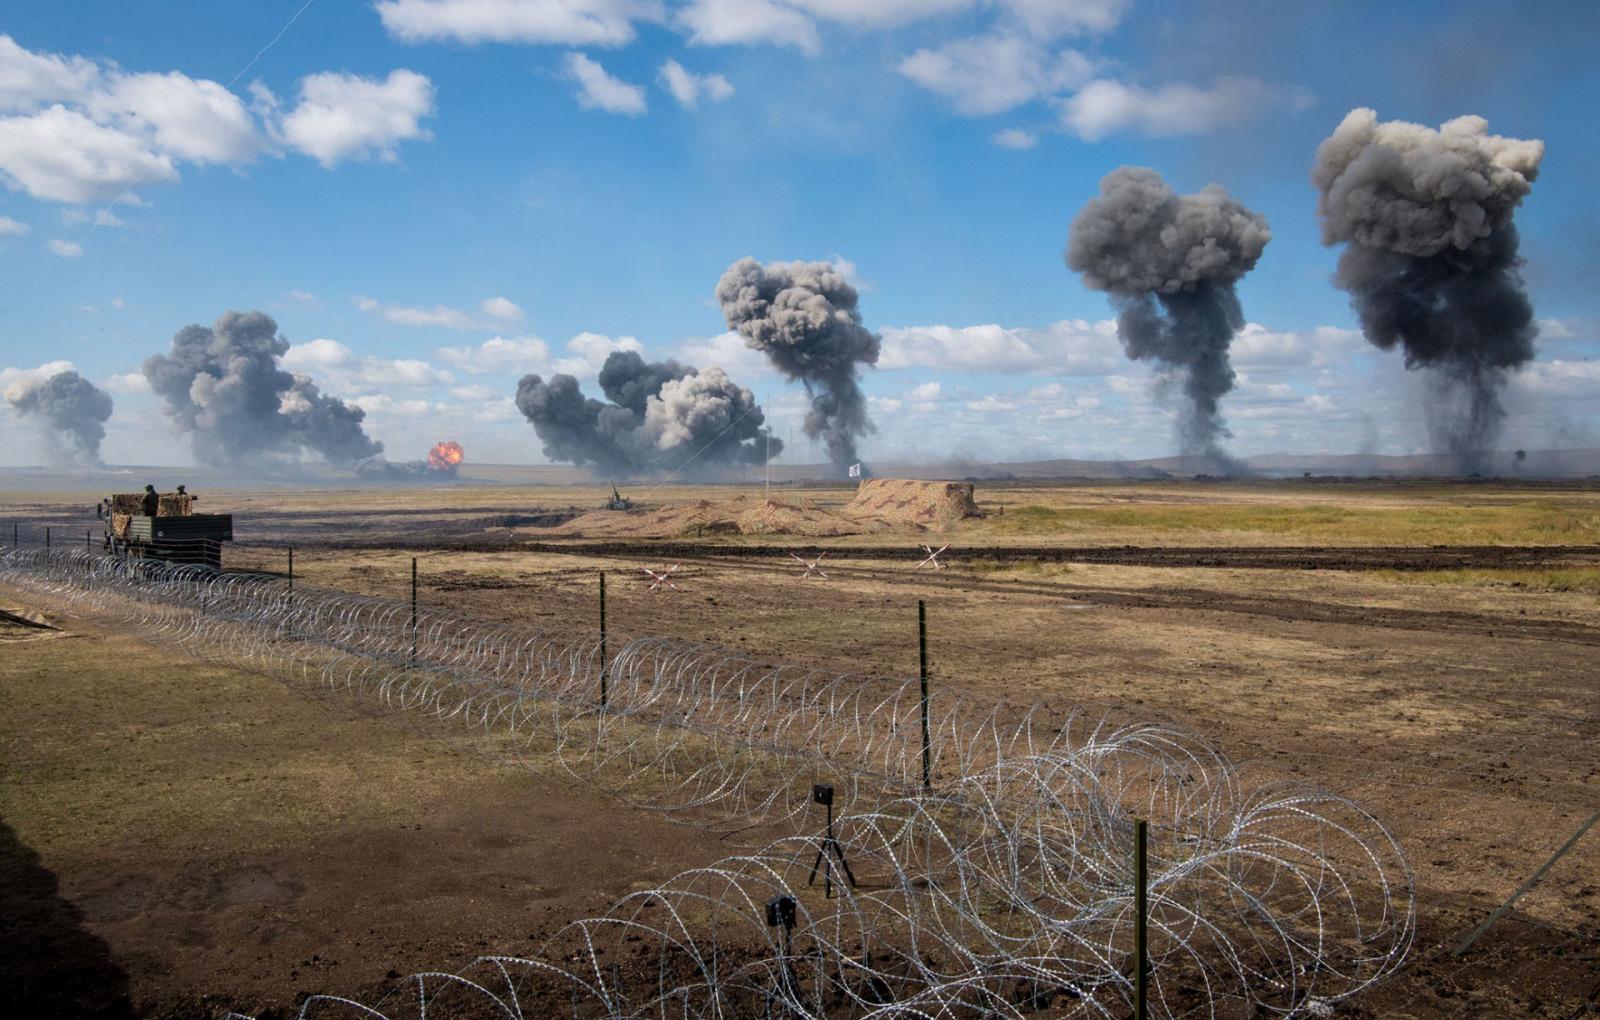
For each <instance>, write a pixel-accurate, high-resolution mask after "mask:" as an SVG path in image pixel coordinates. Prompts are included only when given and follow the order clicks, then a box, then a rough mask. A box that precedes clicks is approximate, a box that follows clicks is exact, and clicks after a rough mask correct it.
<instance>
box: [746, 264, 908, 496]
mask: <svg viewBox="0 0 1600 1020" xmlns="http://www.w3.org/2000/svg"><path fill="white" fill-rule="evenodd" d="M859 301H860V295H859V294H857V293H856V289H855V288H854V287H852V286H851V285H850V281H848V280H846V279H845V278H844V274H843V273H841V272H839V270H838V269H837V268H835V267H834V266H833V264H832V263H828V262H773V263H770V264H768V265H762V264H761V263H760V262H757V261H756V260H755V259H751V258H745V259H740V260H739V261H738V262H735V263H734V264H733V265H731V266H729V267H728V271H727V272H725V273H723V274H722V279H721V280H719V281H718V282H717V302H718V304H720V305H721V306H722V314H723V316H724V318H726V319H727V322H728V328H729V329H732V330H736V331H737V332H738V334H739V335H740V336H741V337H743V338H744V342H745V346H747V347H749V348H750V349H751V350H755V351H760V352H761V353H763V354H765V355H766V356H767V359H768V360H769V361H770V362H772V365H773V366H774V367H775V368H777V369H778V370H779V371H780V372H782V373H783V374H784V375H786V376H788V377H789V378H790V379H791V380H795V379H797V380H799V381H800V382H801V383H803V384H804V385H805V388H806V393H807V395H808V396H810V398H811V410H810V412H808V413H807V414H806V420H805V434H806V435H807V436H809V437H810V438H812V439H821V440H822V441H823V442H824V443H825V444H826V445H827V449H828V459H829V460H831V461H832V462H833V464H834V466H835V467H836V468H838V469H839V470H840V471H841V472H842V471H843V470H844V469H845V468H846V467H848V466H849V465H851V464H853V463H854V462H855V461H856V459H857V455H856V440H858V439H859V438H860V437H861V436H863V435H866V434H868V433H871V432H873V431H875V429H874V427H873V424H872V421H871V419H869V418H868V417H867V396H866V394H865V393H864V392H862V390H861V379H860V372H859V368H858V366H859V365H876V364H877V363H878V354H879V353H880V351H881V350H882V346H883V341H882V338H881V337H879V336H878V334H876V333H874V332H872V331H871V330H869V329H867V327H866V326H864V325H862V322H861V312H860V309H859V308H858V307H857V305H858V303H859Z"/></svg>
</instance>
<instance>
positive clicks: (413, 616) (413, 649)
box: [411, 556, 417, 669]
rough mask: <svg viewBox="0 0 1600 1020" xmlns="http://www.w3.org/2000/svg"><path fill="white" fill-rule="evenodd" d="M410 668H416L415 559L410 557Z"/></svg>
mask: <svg viewBox="0 0 1600 1020" xmlns="http://www.w3.org/2000/svg"><path fill="white" fill-rule="evenodd" d="M411 668H412V669H416V668H417V558H416V557H415V556H413V557H411Z"/></svg>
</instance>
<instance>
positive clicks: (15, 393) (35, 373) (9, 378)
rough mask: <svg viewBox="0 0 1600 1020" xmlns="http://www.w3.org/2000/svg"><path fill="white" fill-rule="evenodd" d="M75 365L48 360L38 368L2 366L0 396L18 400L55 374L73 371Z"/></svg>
mask: <svg viewBox="0 0 1600 1020" xmlns="http://www.w3.org/2000/svg"><path fill="white" fill-rule="evenodd" d="M74 370H75V366H74V365H73V364H72V362H70V361H47V362H45V363H44V364H42V365H40V366H39V367H37V368H12V367H11V366H9V365H7V366H6V367H4V368H0V397H5V399H6V400H8V401H11V400H16V399H18V398H20V397H21V396H22V394H24V393H26V392H27V391H28V390H31V389H33V388H34V387H35V386H37V385H39V384H40V383H42V382H44V381H45V380H46V379H48V378H50V377H51V376H53V375H60V374H61V373H62V372H71V371H74Z"/></svg>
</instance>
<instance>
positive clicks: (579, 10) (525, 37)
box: [374, 0, 661, 46]
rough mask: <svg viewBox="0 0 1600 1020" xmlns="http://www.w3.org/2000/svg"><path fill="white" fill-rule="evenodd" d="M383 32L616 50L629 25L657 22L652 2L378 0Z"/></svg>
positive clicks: (414, 38) (421, 38) (628, 35)
mask: <svg viewBox="0 0 1600 1020" xmlns="http://www.w3.org/2000/svg"><path fill="white" fill-rule="evenodd" d="M374 6H375V7H376V9H377V12H378V17H379V18H380V19H381V20H382V21H383V27H384V29H385V30H387V31H388V33H389V34H390V35H392V36H394V37H395V38H396V39H399V40H401V41H402V42H408V43H421V42H438V41H442V40H450V41H454V42H461V43H468V44H472V43H484V42H500V43H554V44H558V45H563V46H619V45H622V44H623V43H628V42H632V41H633V38H634V28H633V22H634V21H635V20H636V19H637V20H649V21H656V20H660V18H661V8H660V4H659V3H657V2H655V0H379V2H378V3H377V4H376V5H374Z"/></svg>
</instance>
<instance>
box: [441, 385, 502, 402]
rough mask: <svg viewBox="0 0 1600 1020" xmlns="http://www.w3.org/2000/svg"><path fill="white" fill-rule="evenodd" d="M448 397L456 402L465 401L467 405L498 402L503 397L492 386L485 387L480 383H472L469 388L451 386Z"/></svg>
mask: <svg viewBox="0 0 1600 1020" xmlns="http://www.w3.org/2000/svg"><path fill="white" fill-rule="evenodd" d="M450 395H451V396H452V397H455V398H456V399H457V400H465V401H467V402H468V403H479V402H486V401H491V400H499V399H502V398H504V396H505V394H503V393H501V392H500V391H499V390H497V389H495V388H494V387H493V386H485V385H483V384H482V383H473V384H472V385H470V386H452V387H451V388H450Z"/></svg>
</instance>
